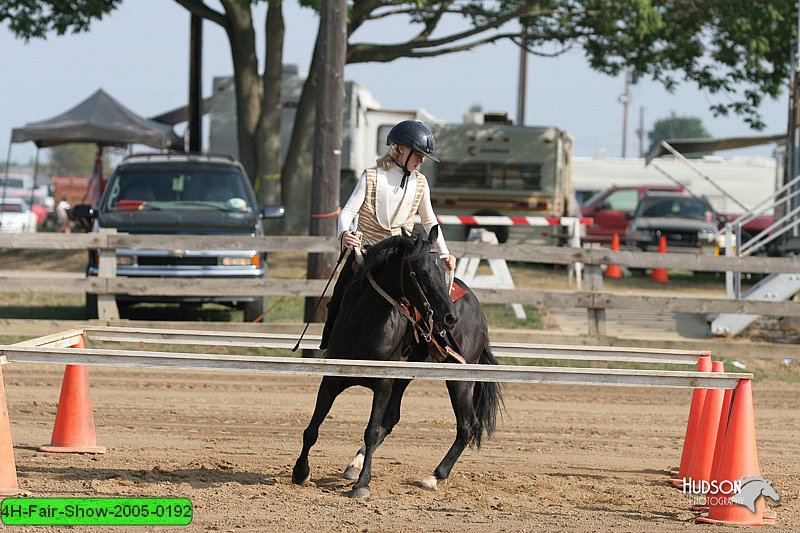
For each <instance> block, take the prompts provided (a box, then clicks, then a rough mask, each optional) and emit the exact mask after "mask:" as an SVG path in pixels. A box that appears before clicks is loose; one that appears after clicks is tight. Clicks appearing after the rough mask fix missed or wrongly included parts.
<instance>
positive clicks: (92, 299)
mask: <svg viewBox="0 0 800 533" xmlns="http://www.w3.org/2000/svg"><path fill="white" fill-rule="evenodd" d="M93 318H97V295H96V294H91V293H89V292H87V293H86V319H87V320H91V319H93Z"/></svg>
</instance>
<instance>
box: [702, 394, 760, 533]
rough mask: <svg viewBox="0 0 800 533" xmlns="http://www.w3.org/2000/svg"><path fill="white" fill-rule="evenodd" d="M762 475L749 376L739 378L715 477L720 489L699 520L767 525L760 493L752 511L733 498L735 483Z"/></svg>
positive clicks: (716, 522) (717, 522)
mask: <svg viewBox="0 0 800 533" xmlns="http://www.w3.org/2000/svg"><path fill="white" fill-rule="evenodd" d="M760 475H761V470H760V469H759V467H758V452H757V450H756V428H755V419H754V414H753V391H752V382H751V380H749V379H742V380H739V384H738V385H736V391H735V392H734V394H733V405H732V407H731V412H730V419H729V421H728V431H727V432H726V433H725V440H724V445H723V449H722V456H721V458H720V463H719V468H718V470H717V476H716V478H715V479H716V484H717V487H719V489H720V490H719V491H718V492H717V493H716V494H714V495H713V496H712V497H711V498H710V500H711V501H710V502H709V503H710V505H709V510H708V516H703V517H698V518H697V521H698V522H704V523H709V524H737V525H753V526H757V525H758V526H760V525H763V524H765V522H764V499H763V498H762V497H761V496H760V495H759V496H758V497H757V498H756V499H755V501H754V503H753V508H754V509H755V511H750V509H748V507H747V506H746V505H743V504H739V503H735V502H733V501H731V499H730V498H731V497H733V496H735V495H734V494H733V493H732V492H733V491H732V490H729V489H732V487H733V483H734V482H738V481H739V480H741V479H742V478H745V477H750V476H760ZM765 485H766V484H765ZM744 492H745V491H742V492H740V495H744V494H743V493H744ZM759 494H760V493H759ZM743 503H749V502H743Z"/></svg>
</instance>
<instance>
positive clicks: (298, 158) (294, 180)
mask: <svg viewBox="0 0 800 533" xmlns="http://www.w3.org/2000/svg"><path fill="white" fill-rule="evenodd" d="M319 47H320V36H319V32H318V33H317V42H316V44H315V46H314V54H313V56H312V58H311V66H310V68H309V73H308V78H307V79H306V82H305V83H304V84H303V94H302V95H300V102H298V104H297V114H296V115H295V119H294V127H293V128H292V139H291V142H290V143H289V150H288V152H287V153H286V161H284V163H283V172H282V173H281V185H282V192H283V205H285V206H286V218H285V219H284V229H285V231H286V233H287V234H290V235H306V234H308V227H309V224H308V222H309V219H308V213H309V205H310V196H309V191H310V190H311V165H312V159H311V144H312V142H313V140H314V121H315V102H314V100H315V98H316V92H317V79H316V78H317V70H318V64H319V61H318V60H317V54H318V49H319Z"/></svg>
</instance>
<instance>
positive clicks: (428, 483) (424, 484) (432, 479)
mask: <svg viewBox="0 0 800 533" xmlns="http://www.w3.org/2000/svg"><path fill="white" fill-rule="evenodd" d="M437 484H438V480H437V479H436V476H428V477H426V478H425V479H423V480H420V481H417V486H418V487H419V488H422V489H425V490H436V488H437Z"/></svg>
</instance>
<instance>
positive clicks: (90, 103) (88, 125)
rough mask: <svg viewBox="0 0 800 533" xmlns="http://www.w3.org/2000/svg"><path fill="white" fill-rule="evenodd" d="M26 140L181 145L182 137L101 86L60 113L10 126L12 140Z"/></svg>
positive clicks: (42, 144)
mask: <svg viewBox="0 0 800 533" xmlns="http://www.w3.org/2000/svg"><path fill="white" fill-rule="evenodd" d="M27 141H33V142H34V143H36V146H37V147H39V148H44V147H48V146H56V145H59V144H67V143H96V144H98V145H100V146H125V145H128V144H144V145H147V146H152V147H154V148H160V149H174V150H182V148H183V139H181V137H179V136H178V135H177V134H176V133H175V132H174V131H173V129H172V127H171V126H169V125H167V124H161V123H159V122H155V121H153V120H148V119H146V118H142V117H140V116H138V115H137V114H136V113H134V112H133V111H131V110H130V109H128V108H126V107H125V106H123V105H122V104H120V103H119V102H117V101H116V100H114V99H113V98H112V97H111V96H109V95H108V93H106V92H105V91H103V90H102V89H98V90H97V92H95V93H94V94H93V95H91V96H90V97H89V98H87V99H86V100H84V101H83V102H81V103H80V104H78V105H76V106H75V107H73V108H72V109H70V110H69V111H66V112H64V113H62V114H61V115H58V116H56V117H53V118H51V119H48V120H43V121H41V122H30V123H28V124H27V125H26V126H24V127H22V128H14V129H13V130H11V142H12V143H19V142H27Z"/></svg>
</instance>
